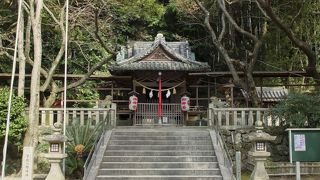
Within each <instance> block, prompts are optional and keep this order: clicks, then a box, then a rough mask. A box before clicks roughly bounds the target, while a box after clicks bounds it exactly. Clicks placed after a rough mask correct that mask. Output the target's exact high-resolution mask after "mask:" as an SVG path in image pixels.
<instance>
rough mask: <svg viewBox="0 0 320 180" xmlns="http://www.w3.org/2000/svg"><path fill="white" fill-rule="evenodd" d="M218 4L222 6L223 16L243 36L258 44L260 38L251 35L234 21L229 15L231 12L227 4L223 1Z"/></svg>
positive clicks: (220, 0) (219, 0)
mask: <svg viewBox="0 0 320 180" xmlns="http://www.w3.org/2000/svg"><path fill="white" fill-rule="evenodd" d="M218 4H219V6H220V9H221V10H222V12H223V14H224V15H225V16H226V17H227V19H228V21H229V22H230V23H231V24H232V25H233V27H234V28H235V29H236V30H237V31H238V32H239V33H241V34H243V35H245V36H247V37H249V38H250V39H252V40H253V41H255V42H257V41H258V38H257V37H256V36H254V35H253V34H251V33H249V32H248V31H246V30H244V29H242V28H241V27H240V26H239V25H238V24H237V23H236V22H235V21H234V19H233V18H232V17H231V15H230V14H229V12H228V11H227V9H226V6H225V4H224V3H223V0H218Z"/></svg>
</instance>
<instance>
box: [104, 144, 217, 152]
mask: <svg viewBox="0 0 320 180" xmlns="http://www.w3.org/2000/svg"><path fill="white" fill-rule="evenodd" d="M107 149H108V150H145V151H151V150H155V151H161V150H163V151H170V150H176V151H206V150H212V151H213V147H212V146H209V145H196V146H195V145H193V146H191V145H190V146H189V145H108V147H107Z"/></svg>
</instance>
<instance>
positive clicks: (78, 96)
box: [68, 82, 99, 107]
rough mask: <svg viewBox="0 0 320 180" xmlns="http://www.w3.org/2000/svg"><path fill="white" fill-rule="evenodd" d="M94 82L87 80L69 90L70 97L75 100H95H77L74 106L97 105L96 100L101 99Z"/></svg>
mask: <svg viewBox="0 0 320 180" xmlns="http://www.w3.org/2000/svg"><path fill="white" fill-rule="evenodd" d="M95 86H96V84H95V83H94V82H86V83H85V84H84V85H82V86H80V87H78V88H75V89H71V90H70V91H69V92H68V98H69V99H75V100H93V102H76V103H74V104H73V106H74V107H93V106H95V105H96V103H95V102H94V101H95V100H98V99H99V93H98V91H97V90H96V88H95Z"/></svg>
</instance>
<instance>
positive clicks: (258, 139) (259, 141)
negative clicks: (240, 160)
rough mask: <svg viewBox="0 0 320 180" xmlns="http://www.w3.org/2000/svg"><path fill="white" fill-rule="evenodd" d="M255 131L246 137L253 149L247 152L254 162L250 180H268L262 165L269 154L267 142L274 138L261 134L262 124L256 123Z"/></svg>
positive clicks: (264, 133) (274, 137)
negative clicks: (251, 143)
mask: <svg viewBox="0 0 320 180" xmlns="http://www.w3.org/2000/svg"><path fill="white" fill-rule="evenodd" d="M255 124H256V127H255V128H256V131H255V132H252V133H250V134H249V135H248V138H249V141H251V142H253V143H254V145H253V148H252V150H251V151H249V155H250V156H252V158H253V159H254V161H255V166H254V170H253V172H252V174H251V176H250V180H268V179H269V176H268V173H267V171H266V169H265V166H264V163H265V161H266V160H267V157H269V156H270V152H268V151H267V142H268V141H274V140H275V139H276V136H271V135H270V134H268V133H266V132H263V127H262V122H261V121H260V120H258V121H256V123H255Z"/></svg>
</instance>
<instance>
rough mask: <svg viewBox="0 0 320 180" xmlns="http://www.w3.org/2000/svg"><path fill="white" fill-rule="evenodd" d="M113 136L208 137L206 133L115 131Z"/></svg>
mask: <svg viewBox="0 0 320 180" xmlns="http://www.w3.org/2000/svg"><path fill="white" fill-rule="evenodd" d="M113 135H117V136H118V135H122V136H208V135H209V132H208V131H147V132H146V131H131V132H130V131H115V132H113Z"/></svg>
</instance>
